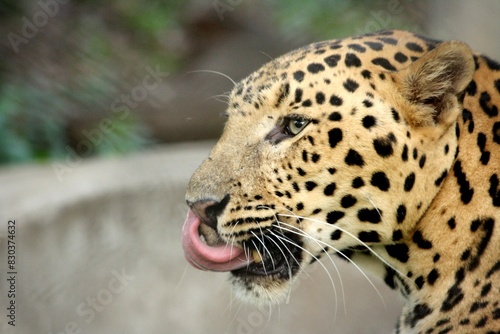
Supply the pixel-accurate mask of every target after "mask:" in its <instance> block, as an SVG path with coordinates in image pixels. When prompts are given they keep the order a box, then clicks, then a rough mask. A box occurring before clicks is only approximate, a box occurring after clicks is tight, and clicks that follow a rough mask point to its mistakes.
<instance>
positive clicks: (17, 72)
mask: <svg viewBox="0 0 500 334" xmlns="http://www.w3.org/2000/svg"><path fill="white" fill-rule="evenodd" d="M43 1H45V2H47V1H54V0H43ZM221 1H222V0H221ZM394 1H395V0H318V1H302V0H287V1H284V0H272V1H269V2H266V3H265V6H267V7H268V8H269V10H268V13H269V15H270V18H271V20H273V21H274V24H275V25H276V26H278V27H279V30H280V31H281V34H282V35H284V36H285V37H288V38H294V36H296V35H301V36H313V37H314V38H315V39H318V38H319V39H329V38H332V36H345V35H352V34H353V33H366V32H370V29H371V30H378V29H385V28H389V26H390V27H402V28H405V27H407V28H408V25H411V24H414V23H415V22H416V20H417V19H415V18H411V17H408V15H403V14H401V15H399V14H398V15H393V13H391V10H390V8H389V7H388V6H390V5H389V4H390V3H394ZM223 2H224V1H223ZM396 2H400V3H409V2H411V1H410V0H401V1H396ZM211 3H212V2H211ZM189 4H190V1H185V0H168V1H165V0H144V1H139V0H110V1H108V2H105V3H102V2H100V1H97V0H74V1H70V2H69V3H68V4H65V5H60V8H59V9H60V10H61V13H63V14H62V15H58V16H57V17H55V18H52V17H51V18H49V22H48V24H49V25H50V27H49V28H50V29H47V28H46V27H43V29H42V28H40V29H39V30H40V32H39V33H38V34H39V35H38V36H35V38H33V39H32V40H30V41H29V43H27V44H20V45H19V48H20V49H22V50H21V51H20V52H21V56H19V55H18V54H13V53H12V50H10V53H9V51H6V50H4V51H3V52H2V53H0V57H4V58H6V60H7V61H4V62H0V163H12V162H25V161H47V160H51V159H64V157H65V156H67V154H68V151H69V150H72V151H74V152H77V153H80V154H81V152H78V144H79V141H80V142H81V141H82V140H84V138H83V139H82V136H81V133H80V137H78V136H77V138H76V139H75V138H72V133H71V129H69V128H68V120H71V119H72V117H73V116H74V115H75V113H77V114H78V113H79V115H82V114H83V115H88V114H90V113H92V112H93V113H94V116H95V113H96V111H97V113H98V114H99V113H101V114H100V116H99V117H100V118H101V119H102V118H103V117H109V119H110V120H111V122H112V124H113V126H112V130H113V131H112V132H111V133H107V134H106V136H105V138H104V139H103V141H102V142H100V143H99V145H94V146H95V147H92V150H91V152H90V153H91V154H97V155H101V154H112V153H117V152H118V153H123V152H129V151H133V150H136V149H139V148H141V147H144V146H145V145H148V144H149V143H151V140H150V138H149V137H148V133H147V131H146V129H144V128H143V127H142V126H141V124H140V123H139V121H138V120H137V119H136V118H135V117H134V116H133V114H132V113H130V115H131V116H129V117H127V118H125V119H121V118H118V117H114V116H113V115H112V113H111V112H110V106H111V104H112V101H113V100H114V99H116V98H117V97H119V96H120V95H121V94H122V93H124V92H127V91H129V90H130V85H131V84H133V83H134V82H135V83H136V82H137V80H136V79H137V78H138V76H139V77H140V76H141V74H140V73H142V75H144V74H143V73H144V66H145V65H146V64H155V65H159V66H160V68H161V69H162V70H164V71H170V72H175V71H176V69H178V68H179V67H181V66H182V61H183V55H182V54H180V53H179V52H176V51H175V50H169V49H168V47H165V45H164V44H165V36H166V35H167V34H168V32H169V31H172V30H177V31H180V30H182V28H183V27H182V25H183V24H185V22H183V21H182V19H181V18H182V17H183V15H184V14H185V11H186V8H187V7H188V5H189ZM240 4H243V5H244V6H242V7H245V6H247V7H248V6H249V7H251V6H254V8H255V7H258V6H263V3H259V2H250V0H243V1H242V2H241V3H240ZM240 4H238V6H239V5H240ZM37 6H39V2H36V3H35V2H30V1H28V0H24V1H19V0H0V25H4V27H7V28H6V29H14V30H15V31H17V33H19V34H20V28H21V27H20V25H21V24H22V23H23V22H24V21H23V18H28V19H30V18H32V17H33V13H34V12H36V11H37V10H38V11H40V8H39V7H37ZM63 6H67V8H65V9H63ZM373 8H375V9H373ZM209 9H210V10H212V11H213V13H212V14H213V15H216V13H215V9H213V8H210V7H209ZM235 9H236V8H235ZM239 10H242V9H241V8H240V9H239ZM228 13H229V12H228ZM53 22H55V23H54V24H52V23H53ZM221 24H223V22H221ZM51 29H52V30H51ZM57 29H59V30H60V31H59V32H58V31H57ZM49 30H50V31H51V33H53V32H54V30H55V36H54V37H53V38H52V37H51V36H47V34H49V33H48V32H47V31H49ZM413 30H414V29H413ZM7 31H9V30H7ZM44 33H45V34H46V35H45V37H44V38H45V39H43V38H42V37H40V35H43V34H44ZM7 34H8V33H5V34H3V35H4V36H7ZM32 41H33V43H32ZM44 43H45V44H48V46H44ZM39 44H42V45H39ZM44 47H45V48H47V47H48V49H51V50H52V51H51V52H47V53H46V54H44V50H45V49H44ZM181 49H182V48H181ZM54 50H56V52H54ZM57 52H59V55H58V53H57ZM37 53H40V55H39V54H37ZM54 54H56V56H54ZM23 57H24V58H23ZM54 57H56V59H53V58H54ZM49 58H52V59H49ZM47 64H49V65H47ZM134 71H135V76H134ZM137 71H139V74H137ZM140 71H142V72H140ZM127 85H128V86H127ZM98 122H99V119H97V120H95V124H84V125H83V128H84V129H85V130H87V131H91V130H92V129H93V128H95V127H96V126H97V125H96V124H97V123H98ZM77 131H80V132H81V131H82V128H81V127H80V128H77ZM80 144H81V143H80ZM80 146H81V145H80ZM87 153H88V152H87Z"/></svg>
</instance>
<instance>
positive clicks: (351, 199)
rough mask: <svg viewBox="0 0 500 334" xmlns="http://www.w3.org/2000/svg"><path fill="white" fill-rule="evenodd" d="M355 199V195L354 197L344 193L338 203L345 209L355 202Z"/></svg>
mask: <svg viewBox="0 0 500 334" xmlns="http://www.w3.org/2000/svg"><path fill="white" fill-rule="evenodd" d="M357 201H358V200H357V199H356V197H354V196H352V195H345V196H344V197H342V199H341V200H340V205H342V207H343V208H344V209H347V208H350V207H351V206H353V205H354V204H356V202H357Z"/></svg>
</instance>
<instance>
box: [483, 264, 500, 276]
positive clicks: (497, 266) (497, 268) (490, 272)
mask: <svg viewBox="0 0 500 334" xmlns="http://www.w3.org/2000/svg"><path fill="white" fill-rule="evenodd" d="M497 271H500V261H497V262H496V263H495V264H494V265H493V267H491V269H490V270H488V272H487V273H486V278H490V277H491V276H492V275H493V274H494V273H496V272H497Z"/></svg>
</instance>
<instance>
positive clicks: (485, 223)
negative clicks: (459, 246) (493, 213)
mask: <svg viewBox="0 0 500 334" xmlns="http://www.w3.org/2000/svg"><path fill="white" fill-rule="evenodd" d="M474 224H475V221H473V222H472V223H471V231H472V229H473V225H474ZM494 224H495V221H494V220H493V219H492V218H488V219H484V220H480V225H482V230H483V232H484V235H483V237H482V238H481V242H480V243H479V245H478V246H477V249H476V252H475V254H474V256H473V257H472V258H471V260H470V261H469V265H468V267H467V269H468V270H469V271H473V270H475V269H476V268H477V267H478V266H479V262H480V259H481V256H482V255H483V253H484V251H485V250H486V247H487V246H488V243H489V242H490V240H491V236H492V235H493V227H494ZM473 232H475V231H473Z"/></svg>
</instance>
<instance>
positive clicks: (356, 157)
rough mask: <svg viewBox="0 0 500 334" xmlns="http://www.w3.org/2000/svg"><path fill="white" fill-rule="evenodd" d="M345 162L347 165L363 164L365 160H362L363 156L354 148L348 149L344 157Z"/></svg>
mask: <svg viewBox="0 0 500 334" xmlns="http://www.w3.org/2000/svg"><path fill="white" fill-rule="evenodd" d="M344 161H345V163H346V164H348V165H349V166H360V167H362V166H364V164H365V162H364V161H363V157H362V156H361V155H360V154H359V153H358V152H357V151H355V150H353V149H349V152H347V155H346V157H345V159H344Z"/></svg>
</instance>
